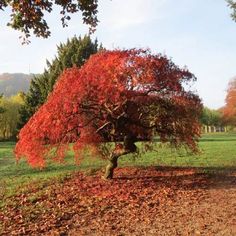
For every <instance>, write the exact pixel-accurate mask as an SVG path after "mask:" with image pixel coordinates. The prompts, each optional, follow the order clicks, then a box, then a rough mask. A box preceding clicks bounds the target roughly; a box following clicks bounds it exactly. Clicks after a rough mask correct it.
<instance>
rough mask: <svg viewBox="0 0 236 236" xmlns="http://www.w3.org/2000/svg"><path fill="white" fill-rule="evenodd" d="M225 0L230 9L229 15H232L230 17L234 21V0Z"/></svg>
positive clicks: (235, 13) (235, 10) (235, 5)
mask: <svg viewBox="0 0 236 236" xmlns="http://www.w3.org/2000/svg"><path fill="white" fill-rule="evenodd" d="M226 1H227V3H228V5H229V7H230V8H231V9H232V11H233V12H232V14H231V16H232V19H233V20H234V21H236V1H235V0H226Z"/></svg>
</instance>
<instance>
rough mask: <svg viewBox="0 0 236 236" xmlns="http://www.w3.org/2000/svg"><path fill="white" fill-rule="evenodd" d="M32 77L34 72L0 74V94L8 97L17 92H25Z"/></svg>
mask: <svg viewBox="0 0 236 236" xmlns="http://www.w3.org/2000/svg"><path fill="white" fill-rule="evenodd" d="M33 77H34V74H23V73H14V74H10V73H4V74H0V94H3V95H4V96H6V97H9V96H12V95H14V94H17V93H18V92H27V91H28V89H29V86H30V81H31V79H32V78H33Z"/></svg>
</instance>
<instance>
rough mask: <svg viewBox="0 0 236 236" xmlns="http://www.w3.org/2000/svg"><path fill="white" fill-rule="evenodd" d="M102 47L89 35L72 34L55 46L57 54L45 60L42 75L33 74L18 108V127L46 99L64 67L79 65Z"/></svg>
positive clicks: (22, 124) (21, 125) (20, 126)
mask: <svg viewBox="0 0 236 236" xmlns="http://www.w3.org/2000/svg"><path fill="white" fill-rule="evenodd" d="M101 49H102V45H100V46H99V45H98V42H97V40H94V41H92V40H91V38H90V36H87V35H85V36H84V37H83V38H82V37H76V36H74V37H73V38H71V39H68V40H67V42H66V43H61V44H60V45H59V46H58V47H57V56H56V57H55V58H54V60H52V62H49V61H47V69H46V70H45V71H44V73H43V74H42V75H39V76H35V78H34V79H33V80H32V81H31V84H30V88H29V91H28V93H27V94H26V97H25V105H24V106H23V107H22V109H21V110H20V114H21V118H20V121H19V124H18V128H19V129H20V128H22V127H23V126H24V124H25V123H26V122H27V121H28V120H29V118H30V117H31V116H32V115H33V114H34V113H35V111H36V110H37V109H38V108H39V107H40V106H41V105H42V104H43V103H44V102H45V101H46V99H47V97H48V94H49V93H50V92H51V91H52V89H53V86H54V84H55V82H56V80H57V79H58V77H59V76H60V74H61V73H62V71H63V70H64V69H65V68H70V67H73V66H77V67H81V66H82V65H83V64H84V63H85V61H86V60H88V58H89V57H90V55H92V54H94V53H96V52H97V51H98V50H101Z"/></svg>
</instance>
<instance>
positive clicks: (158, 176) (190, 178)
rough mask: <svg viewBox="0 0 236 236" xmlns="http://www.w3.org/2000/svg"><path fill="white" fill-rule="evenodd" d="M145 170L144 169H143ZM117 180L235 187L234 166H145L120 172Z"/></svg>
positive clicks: (179, 186)
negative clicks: (128, 171)
mask: <svg viewBox="0 0 236 236" xmlns="http://www.w3.org/2000/svg"><path fill="white" fill-rule="evenodd" d="M145 170H146V171H145ZM115 179H117V180H122V181H123V180H124V181H132V180H137V181H141V182H145V185H149V184H150V185H151V184H153V183H155V184H156V185H160V186H167V187H170V188H176V189H185V190H193V189H229V188H231V189H232V188H233V189H236V167H205V168H199V167H169V166H161V167H159V166H158V167H151V168H148V167H145V168H139V169H137V171H135V172H133V173H132V174H130V175H129V174H128V173H127V175H126V174H125V173H120V174H119V176H117V177H115Z"/></svg>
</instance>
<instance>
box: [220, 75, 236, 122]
mask: <svg viewBox="0 0 236 236" xmlns="http://www.w3.org/2000/svg"><path fill="white" fill-rule="evenodd" d="M225 101H226V105H225V107H224V108H223V115H224V119H225V121H226V123H229V124H232V125H236V78H235V79H233V80H231V81H230V82H229V86H228V90H227V96H226V99H225Z"/></svg>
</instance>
